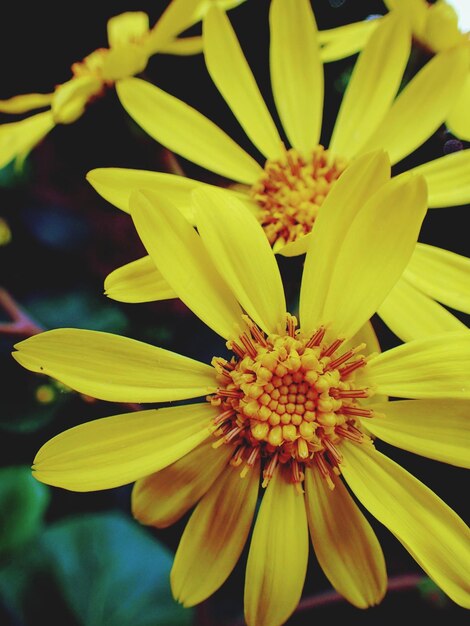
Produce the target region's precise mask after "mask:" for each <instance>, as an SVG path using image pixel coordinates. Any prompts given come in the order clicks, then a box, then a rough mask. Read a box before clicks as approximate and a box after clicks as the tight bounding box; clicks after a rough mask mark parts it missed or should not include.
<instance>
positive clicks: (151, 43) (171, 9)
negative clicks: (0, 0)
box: [0, 0, 244, 167]
mask: <svg viewBox="0 0 470 626" xmlns="http://www.w3.org/2000/svg"><path fill="white" fill-rule="evenodd" d="M212 1H213V0H209V4H210V2H212ZM214 1H216V2H219V3H220V5H221V6H222V7H224V8H227V9H228V8H231V7H233V6H236V5H237V4H240V3H241V2H243V1H244V0H214ZM207 6H209V5H208V0H173V1H172V2H170V4H169V5H168V7H167V9H166V10H165V11H164V13H163V14H162V16H161V18H160V19H159V20H158V22H157V23H156V24H155V26H153V27H152V28H149V19H148V16H147V15H146V14H145V13H143V12H141V11H132V12H126V13H122V14H120V15H116V16H115V17H112V18H111V19H110V20H108V25H107V30H108V44H109V48H101V49H99V50H95V51H94V52H92V53H91V54H89V55H88V56H87V57H85V59H83V61H80V62H77V63H74V64H73V65H72V74H73V77H72V78H71V79H70V80H68V81H67V82H65V83H63V84H61V85H58V86H57V87H56V88H55V90H54V92H53V93H49V94H38V93H32V94H26V95H21V96H14V97H13V98H9V99H8V100H1V101H0V112H2V113H13V114H15V113H28V112H30V111H33V110H35V109H40V108H45V107H48V110H47V111H44V112H42V113H38V114H36V115H33V116H31V117H28V118H26V119H24V120H22V121H20V122H12V123H9V124H3V125H2V126H0V167H3V166H4V165H6V164H7V163H9V162H10V161H11V160H12V159H16V160H17V163H18V164H21V163H22V161H23V160H24V159H25V158H26V156H27V155H28V153H29V152H30V151H31V150H32V149H33V148H34V147H35V146H36V145H37V144H38V143H39V142H40V141H41V140H42V139H43V138H44V137H45V136H46V135H47V133H49V132H50V131H51V130H52V129H53V128H54V126H55V125H56V124H71V123H72V122H75V121H76V120H77V119H78V118H79V117H80V116H81V115H82V114H83V113H84V111H85V109H86V107H87V105H88V104H89V103H90V102H91V101H93V100H94V99H96V98H97V97H99V96H101V95H102V94H103V92H104V91H105V89H106V88H108V87H111V86H112V85H115V84H118V83H119V81H120V80H122V79H124V78H128V77H129V76H133V75H135V74H139V73H140V72H142V71H143V70H144V69H145V67H146V65H147V62H148V60H149V57H151V56H152V55H154V54H156V53H158V52H160V53H171V54H183V55H185V54H195V53H197V52H200V51H201V48H202V43H201V37H183V38H178V35H179V34H180V33H181V32H182V31H184V30H186V29H187V28H189V27H190V26H192V25H193V24H195V23H196V22H198V21H199V20H200V19H201V17H202V15H203V13H204V11H205V10H206V9H207Z"/></svg>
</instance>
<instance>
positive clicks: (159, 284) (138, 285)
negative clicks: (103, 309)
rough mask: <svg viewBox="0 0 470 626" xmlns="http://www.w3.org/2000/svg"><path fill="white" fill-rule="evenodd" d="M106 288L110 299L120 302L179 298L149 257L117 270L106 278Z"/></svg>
mask: <svg viewBox="0 0 470 626" xmlns="http://www.w3.org/2000/svg"><path fill="white" fill-rule="evenodd" d="M104 288H105V294H106V295H107V296H108V298H112V299H113V300H118V301H119V302H154V301H156V300H169V299H171V298H176V297H177V296H176V293H175V292H174V291H173V289H172V288H171V287H170V285H169V284H168V283H167V282H166V280H165V279H164V278H163V276H162V274H161V272H159V271H158V269H157V267H156V265H155V263H154V262H153V261H152V259H151V257H149V256H145V257H142V258H141V259H137V260H136V261H132V262H131V263H127V264H126V265H123V266H122V267H118V268H117V269H115V270H114V271H113V272H111V274H108V276H107V277H106V280H105V281H104Z"/></svg>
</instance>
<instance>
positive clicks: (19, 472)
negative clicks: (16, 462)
mask: <svg viewBox="0 0 470 626" xmlns="http://www.w3.org/2000/svg"><path fill="white" fill-rule="evenodd" d="M48 504H49V490H48V488H47V487H46V486H45V485H43V484H41V483H39V482H38V481H37V480H35V479H34V478H33V477H32V475H31V470H30V468H29V467H22V466H18V467H5V468H3V469H1V470H0V558H4V557H5V556H8V555H10V554H11V552H12V551H14V550H17V549H19V548H20V547H21V546H23V545H24V544H26V543H28V542H30V541H31V540H32V539H33V538H34V537H35V535H36V534H37V533H38V531H39V530H40V529H41V528H42V523H43V518H44V513H45V511H46V508H47V505H48Z"/></svg>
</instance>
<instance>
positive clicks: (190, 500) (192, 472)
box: [132, 437, 233, 528]
mask: <svg viewBox="0 0 470 626" xmlns="http://www.w3.org/2000/svg"><path fill="white" fill-rule="evenodd" d="M214 441H215V440H214V438H213V437H209V438H208V439H206V440H205V441H203V442H202V443H201V444H200V445H199V446H198V447H197V448H195V449H194V450H192V451H191V452H189V453H188V454H186V455H185V456H183V457H182V458H181V459H179V460H178V461H176V462H175V463H172V465H169V466H168V467H165V468H164V469H162V470H160V471H159V472H156V473H155V474H151V475H150V476H146V477H145V478H140V479H139V480H137V482H136V483H135V485H134V487H133V489H132V513H133V515H134V517H135V518H136V519H137V520H138V521H139V522H141V524H148V525H150V526H155V527H157V528H166V527H167V526H171V525H172V524H174V523H175V522H176V521H177V520H179V519H180V517H182V516H183V515H184V514H185V513H186V512H187V511H189V509H190V508H191V507H192V506H194V505H195V504H196V502H197V501H198V500H199V499H200V498H202V496H203V495H204V494H205V493H206V492H207V491H208V489H209V488H210V487H211V485H212V483H213V482H214V481H215V479H216V478H218V477H219V475H220V473H221V472H222V471H223V470H224V469H225V467H226V465H227V463H228V461H229V459H230V456H231V455H232V454H233V448H232V447H231V446H222V447H219V448H217V449H216V448H213V446H212V444H213V443H214Z"/></svg>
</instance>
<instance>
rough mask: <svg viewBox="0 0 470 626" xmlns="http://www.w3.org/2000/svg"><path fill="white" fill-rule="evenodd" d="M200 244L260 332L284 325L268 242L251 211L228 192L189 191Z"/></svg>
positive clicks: (277, 276) (279, 287) (281, 294)
mask: <svg viewBox="0 0 470 626" xmlns="http://www.w3.org/2000/svg"><path fill="white" fill-rule="evenodd" d="M193 198H194V203H195V211H196V223H197V228H198V231H199V233H200V235H201V238H202V241H203V243H204V246H205V248H206V250H207V252H208V254H209V256H210V257H211V259H212V262H213V263H214V266H215V267H217V269H218V270H219V272H220V274H221V275H222V276H223V277H224V279H225V281H226V283H227V284H228V285H229V287H230V289H231V290H232V293H233V294H234V295H235V297H236V298H237V300H238V302H240V304H241V306H242V307H243V309H244V310H245V311H246V312H247V313H248V315H249V316H250V317H251V319H252V320H253V321H254V322H255V323H256V324H258V326H260V327H261V328H262V329H263V330H264V331H265V332H267V333H274V332H279V331H280V329H281V328H283V327H284V325H285V319H286V301H285V296H284V288H283V285H282V281H281V275H280V273H279V269H278V266H277V262H276V258H275V256H274V254H273V251H272V249H271V246H270V245H269V243H268V240H267V239H266V236H265V234H264V231H263V229H262V228H261V226H260V224H259V222H258V221H257V220H256V218H255V217H254V216H253V214H252V213H251V212H250V211H248V210H247V209H246V207H245V206H244V205H243V204H242V203H241V202H239V201H238V200H237V199H236V198H235V197H234V196H233V195H232V194H228V193H227V192H226V191H223V190H220V189H216V188H215V187H214V188H211V189H209V188H207V189H198V190H196V191H195V192H194V193H193Z"/></svg>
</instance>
